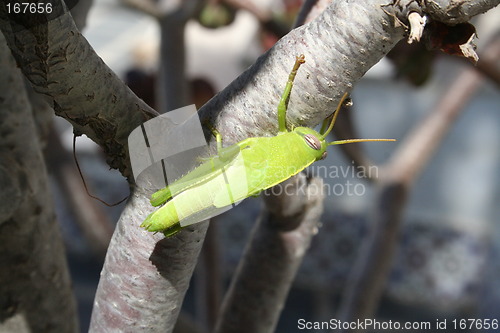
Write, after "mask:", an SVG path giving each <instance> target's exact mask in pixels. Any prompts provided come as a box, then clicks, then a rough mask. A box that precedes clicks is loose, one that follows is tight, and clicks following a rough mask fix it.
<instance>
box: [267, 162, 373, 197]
mask: <svg viewBox="0 0 500 333" xmlns="http://www.w3.org/2000/svg"><path fill="white" fill-rule="evenodd" d="M310 171H311V173H312V174H313V175H315V176H317V177H321V178H323V179H325V180H327V179H330V180H332V181H326V182H324V184H322V186H318V185H317V184H309V185H307V184H306V183H302V184H300V185H299V186H297V184H294V183H286V184H281V185H279V186H274V187H271V188H270V189H267V190H266V191H264V195H275V196H280V195H283V194H285V195H297V194H300V195H308V194H309V195H318V194H321V193H322V194H324V195H327V196H331V195H335V196H363V195H365V194H366V184H364V183H362V182H360V181H359V180H363V179H366V178H376V177H378V167H377V166H369V167H364V166H359V167H356V166H355V165H354V163H352V165H348V166H342V165H341V166H337V165H330V166H325V165H320V166H312V167H311V168H310Z"/></svg>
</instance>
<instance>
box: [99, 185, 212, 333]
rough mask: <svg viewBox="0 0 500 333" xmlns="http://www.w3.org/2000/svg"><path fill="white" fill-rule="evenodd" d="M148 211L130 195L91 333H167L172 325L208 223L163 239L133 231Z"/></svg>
mask: <svg viewBox="0 0 500 333" xmlns="http://www.w3.org/2000/svg"><path fill="white" fill-rule="evenodd" d="M148 206H149V201H148V198H147V196H146V195H145V194H144V193H141V192H140V190H135V191H134V192H133V193H132V194H131V197H130V199H129V202H128V203H127V206H126V207H125V210H124V211H123V213H122V215H121V217H120V220H119V221H118V226H117V229H116V231H115V234H114V235H113V239H112V240H111V243H110V246H109V249H108V253H107V255H106V262H105V266H104V269H103V271H102V273H101V279H100V281H99V286H98V289H97V294H96V298H95V301H94V309H93V312H92V319H91V327H90V332H123V331H124V330H126V331H131V332H143V331H154V332H171V331H172V329H173V328H174V326H175V322H176V320H177V316H178V314H179V311H180V309H181V304H182V300H183V298H184V294H185V292H186V290H187V287H188V285H189V280H190V279H191V275H192V272H193V269H194V266H195V265H196V258H197V257H198V254H199V251H200V249H201V246H202V245H203V238H204V236H205V232H206V229H207V227H208V223H199V224H197V225H195V226H190V227H188V228H186V229H184V231H183V232H181V233H179V234H177V235H176V236H174V237H171V238H164V236H163V235H162V234H152V233H147V232H146V231H144V230H142V229H140V228H138V222H137V221H142V220H144V218H145V217H146V215H147V213H149V212H145V209H144V207H148ZM148 209H149V211H152V209H151V208H150V207H149V208H148ZM130 221H136V222H135V223H137V224H136V225H130V223H131V222H130Z"/></svg>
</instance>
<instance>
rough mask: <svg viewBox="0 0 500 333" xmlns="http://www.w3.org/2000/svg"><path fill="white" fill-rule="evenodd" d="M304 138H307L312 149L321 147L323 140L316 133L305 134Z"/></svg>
mask: <svg viewBox="0 0 500 333" xmlns="http://www.w3.org/2000/svg"><path fill="white" fill-rule="evenodd" d="M304 140H306V143H307V145H308V146H309V147H311V148H312V149H314V150H320V149H321V142H320V141H319V140H318V138H317V137H315V136H314V135H312V134H306V135H304Z"/></svg>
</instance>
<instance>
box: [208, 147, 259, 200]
mask: <svg viewBox="0 0 500 333" xmlns="http://www.w3.org/2000/svg"><path fill="white" fill-rule="evenodd" d="M255 139H256V138H249V139H246V140H243V141H241V142H240V143H238V145H239V146H240V149H241V153H240V155H238V158H236V159H234V160H233V161H232V162H231V164H230V165H229V166H228V167H227V168H224V171H223V172H224V176H225V178H226V183H227V187H226V190H225V191H224V190H223V191H219V192H218V193H216V195H215V197H214V202H213V204H214V206H215V207H217V208H222V207H226V206H229V205H232V204H234V203H235V202H238V201H241V200H243V199H245V198H248V197H249V196H252V195H255V194H258V193H260V192H261V191H262V190H263V189H265V188H266V171H267V169H268V159H267V158H266V155H263V154H259V153H258V152H257V151H256V150H255V149H254V147H255V141H254V140H255ZM261 139H262V138H261Z"/></svg>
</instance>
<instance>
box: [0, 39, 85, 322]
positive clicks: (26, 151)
mask: <svg viewBox="0 0 500 333" xmlns="http://www.w3.org/2000/svg"><path fill="white" fill-rule="evenodd" d="M0 72H1V73H2V74H1V75H0V118H1V119H2V121H1V122H0V136H1V140H0V267H1V269H0V295H1V296H0V331H2V332H76V331H77V318H76V307H75V302H74V299H73V293H72V290H71V285H70V280H69V273H68V268H67V265H66V258H65V256H64V246H63V242H62V238H61V235H60V233H59V226H58V224H57V221H56V219H55V213H54V205H53V202H52V200H51V196H50V195H48V194H47V193H48V192H49V184H48V177H47V170H46V168H45V164H44V161H43V157H42V153H41V147H40V145H39V137H38V135H37V130H36V128H35V122H34V120H33V115H32V112H31V111H32V110H31V106H30V104H29V102H28V96H27V94H26V90H25V89H24V87H25V85H24V81H23V78H22V75H21V73H20V71H19V69H18V68H16V65H15V62H14V60H13V59H12V56H11V55H10V52H9V49H8V48H7V46H6V42H5V39H4V37H3V35H2V34H1V33H0Z"/></svg>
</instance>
